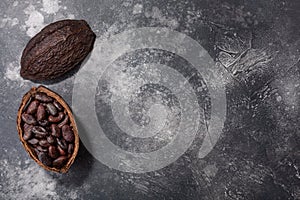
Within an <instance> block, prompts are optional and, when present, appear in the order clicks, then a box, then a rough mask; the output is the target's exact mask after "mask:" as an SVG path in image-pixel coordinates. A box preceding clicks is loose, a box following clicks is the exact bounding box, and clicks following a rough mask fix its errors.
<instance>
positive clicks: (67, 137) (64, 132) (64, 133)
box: [62, 125, 75, 142]
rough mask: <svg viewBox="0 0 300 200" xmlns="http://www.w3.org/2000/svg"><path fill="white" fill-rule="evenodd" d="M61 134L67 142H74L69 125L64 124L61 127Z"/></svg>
mask: <svg viewBox="0 0 300 200" xmlns="http://www.w3.org/2000/svg"><path fill="white" fill-rule="evenodd" d="M62 136H63V138H64V139H65V140H66V141H67V142H74V139H75V137H74V134H73V131H72V129H71V127H70V126H69V125H64V126H63V127H62Z"/></svg>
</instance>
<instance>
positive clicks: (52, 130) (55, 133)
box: [51, 124, 61, 138]
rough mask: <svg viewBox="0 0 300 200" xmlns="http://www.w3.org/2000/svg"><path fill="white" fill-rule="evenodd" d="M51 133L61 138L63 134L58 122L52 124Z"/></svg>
mask: <svg viewBox="0 0 300 200" xmlns="http://www.w3.org/2000/svg"><path fill="white" fill-rule="evenodd" d="M51 135H53V136H54V137H57V138H59V137H60V136H61V132H60V129H59V128H58V126H57V125H56V124H51Z"/></svg>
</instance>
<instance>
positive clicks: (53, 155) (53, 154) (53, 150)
mask: <svg viewBox="0 0 300 200" xmlns="http://www.w3.org/2000/svg"><path fill="white" fill-rule="evenodd" d="M48 151H49V156H50V157H51V158H54V159H55V158H57V157H58V156H59V152H58V150H57V148H56V147H55V146H49V149H48Z"/></svg>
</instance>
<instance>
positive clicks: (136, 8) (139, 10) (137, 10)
mask: <svg viewBox="0 0 300 200" xmlns="http://www.w3.org/2000/svg"><path fill="white" fill-rule="evenodd" d="M142 11H143V5H142V4H139V3H138V4H135V5H134V7H133V11H132V14H134V15H136V14H139V13H142Z"/></svg>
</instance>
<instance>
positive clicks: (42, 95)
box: [35, 92, 53, 103]
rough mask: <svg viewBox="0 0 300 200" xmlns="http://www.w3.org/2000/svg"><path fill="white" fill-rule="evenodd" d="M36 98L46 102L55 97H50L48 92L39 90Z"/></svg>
mask: <svg viewBox="0 0 300 200" xmlns="http://www.w3.org/2000/svg"><path fill="white" fill-rule="evenodd" d="M35 99H36V100H39V101H41V102H45V103H48V102H52V101H53V99H52V98H51V97H49V96H48V95H47V94H45V93H41V92H39V93H37V94H36V95H35Z"/></svg>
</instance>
